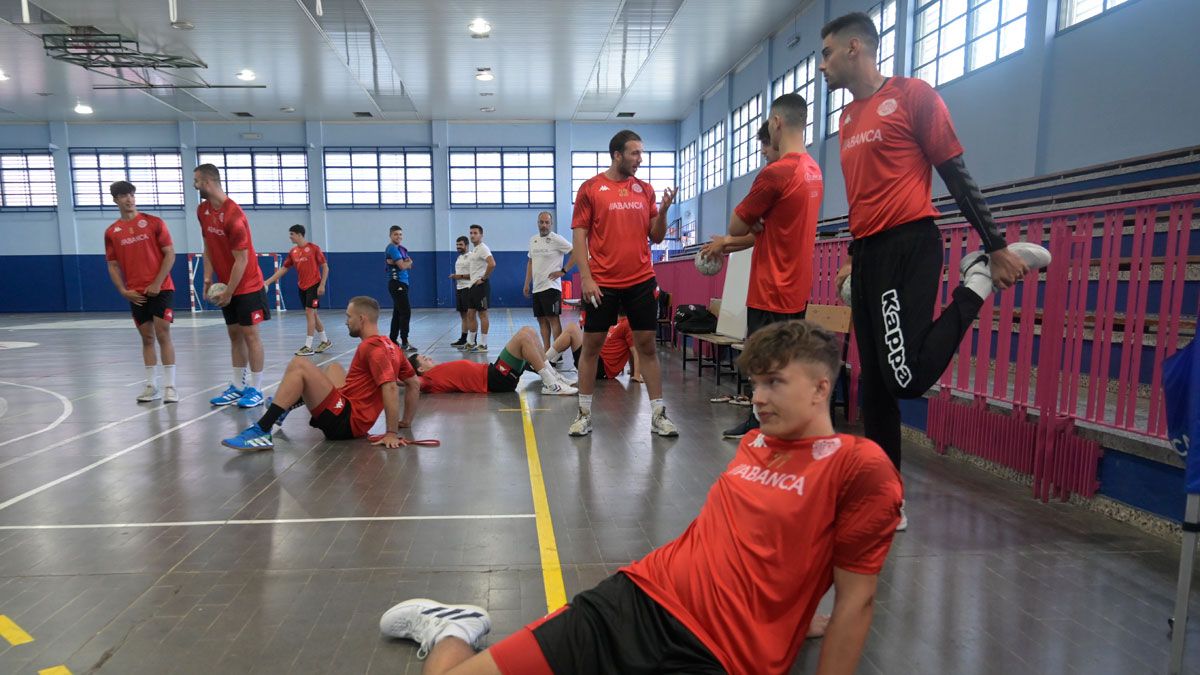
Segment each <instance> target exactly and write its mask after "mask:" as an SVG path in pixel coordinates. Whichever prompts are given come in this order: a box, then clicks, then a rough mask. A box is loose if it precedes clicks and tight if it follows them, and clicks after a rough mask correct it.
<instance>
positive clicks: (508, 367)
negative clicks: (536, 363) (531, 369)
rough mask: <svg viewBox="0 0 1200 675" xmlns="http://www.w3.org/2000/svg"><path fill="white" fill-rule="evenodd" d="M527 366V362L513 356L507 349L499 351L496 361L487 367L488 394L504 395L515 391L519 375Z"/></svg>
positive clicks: (519, 378)
mask: <svg viewBox="0 0 1200 675" xmlns="http://www.w3.org/2000/svg"><path fill="white" fill-rule="evenodd" d="M528 366H529V363H528V362H527V361H524V360H522V359H518V358H517V357H515V356H513V355H512V354H511V353H510V352H509V351H508V349H502V350H500V356H498V357H496V361H495V362H494V363H492V364H490V365H488V370H487V388H488V393H490V394H506V393H508V392H513V391H516V390H517V383H518V382H519V381H520V380H521V374H522V373H524V372H525V369H526V368H527V367H528Z"/></svg>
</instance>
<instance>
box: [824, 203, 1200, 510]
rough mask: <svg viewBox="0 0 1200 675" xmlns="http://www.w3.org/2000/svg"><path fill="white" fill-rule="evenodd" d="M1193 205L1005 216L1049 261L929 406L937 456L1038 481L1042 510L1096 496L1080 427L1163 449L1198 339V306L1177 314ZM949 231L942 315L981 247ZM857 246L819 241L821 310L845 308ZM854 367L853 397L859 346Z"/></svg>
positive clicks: (969, 340) (1095, 454)
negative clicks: (1163, 389) (1183, 368)
mask: <svg viewBox="0 0 1200 675" xmlns="http://www.w3.org/2000/svg"><path fill="white" fill-rule="evenodd" d="M1198 203H1200V195H1197V194H1191V195H1185V196H1179V197H1170V198H1161V199H1148V200H1141V201H1136V202H1128V203H1122V204H1113V205H1107V206H1103V207H1091V208H1081V209H1071V210H1063V211H1055V212H1049V213H1039V214H1030V215H1024V216H1018V217H1013V218H1006V219H1003V220H1002V221H1001V222H1002V225H1003V226H1004V228H1005V232H1006V236H1007V238H1008V240H1009V241H1016V240H1018V239H1023V240H1025V241H1036V242H1041V243H1043V245H1046V246H1047V247H1048V248H1049V249H1050V251H1051V253H1052V255H1053V256H1054V263H1053V264H1052V265H1051V266H1050V268H1049V269H1047V270H1046V271H1044V272H1043V273H1042V274H1041V275H1039V279H1038V280H1037V281H1036V282H1033V281H1026V282H1023V283H1020V284H1018V285H1017V286H1016V288H1015V289H1013V290H1009V291H1004V292H1000V293H997V294H994V295H993V296H992V297H991V298H989V299H988V301H987V302H986V303H985V305H984V307H983V309H982V310H981V312H980V317H981V319H980V321H978V322H977V323H976V325H975V327H974V328H972V330H971V331H969V332H968V334H967V335H966V336H965V337H964V339H963V343H962V347H961V349H960V350H959V352H958V355H957V356H956V358H955V360H954V361H953V362H952V363H951V364H950V367H949V368H947V369H946V373H945V374H944V375H943V377H942V379H941V381H940V384H941V387H940V391H939V392H938V393H937V394H935V395H934V396H933V397H932V398H931V400H930V402H929V418H928V427H927V429H928V434H929V436H930V438H931V439H933V440H934V442H935V443H937V445H938V447H939V449H942V450H944V449H945V448H946V446H948V445H954V446H955V447H957V448H959V449H960V450H962V451H964V452H967V453H970V454H974V455H977V456H980V457H982V458H985V459H988V460H990V461H993V462H996V463H998V464H1001V465H1003V466H1007V467H1010V468H1012V469H1014V470H1016V471H1019V472H1021V473H1025V474H1029V475H1032V477H1033V483H1034V494H1035V495H1036V496H1037V497H1039V498H1040V499H1043V500H1047V499H1049V498H1050V497H1051V496H1057V497H1061V498H1064V499H1065V498H1066V497H1067V496H1068V495H1069V494H1070V493H1072V492H1074V493H1078V494H1081V495H1085V496H1091V495H1092V494H1094V493H1095V491H1096V488H1097V487H1098V483H1097V480H1096V472H1097V465H1098V463H1099V460H1100V453H1101V449H1100V445H1099V444H1098V443H1096V442H1095V441H1092V440H1089V439H1087V438H1084V437H1082V436H1081V435H1080V434H1079V433H1078V431H1077V428H1078V425H1079V424H1080V423H1086V424H1088V425H1091V426H1094V427H1099V428H1108V429H1114V430H1119V431H1121V432H1125V433H1132V434H1135V435H1140V436H1144V437H1147V438H1150V439H1163V438H1165V435H1166V417H1165V412H1164V410H1165V408H1164V402H1163V400H1162V396H1161V394H1160V384H1161V370H1162V362H1163V360H1164V359H1165V358H1167V357H1168V356H1170V355H1171V354H1173V353H1174V352H1175V351H1176V350H1177V349H1178V348H1179V347H1180V346H1182V344H1183V343H1186V341H1187V340H1190V339H1191V337H1192V336H1193V335H1194V334H1195V326H1196V313H1195V310H1196V308H1195V307H1194V303H1192V305H1193V306H1191V307H1188V308H1184V307H1183V306H1182V305H1183V300H1184V288H1185V284H1186V283H1187V266H1188V263H1189V257H1188V251H1189V245H1190V244H1191V232H1192V230H1193V229H1194V224H1193V222H1194V221H1193V213H1194V210H1195V207H1196V206H1197V204H1198ZM942 231H943V235H944V237H945V241H946V247H947V253H946V277H945V279H944V282H943V285H942V289H941V290H942V303H941V304H943V305H944V304H945V303H946V302H948V301H949V294H950V291H951V290H952V289H953V288H954V287H955V286H957V285H958V281H959V279H958V277H959V273H958V263H959V260H961V258H962V256H963V255H964V253H966V252H967V251H971V250H975V249H977V248H978V247H979V238H978V236H977V235H976V234H975V233H974V232H973V231H972V230H971V229H970V227H969V226H968V225H966V224H965V223H962V224H953V225H948V226H945V227H943V228H942ZM848 243H849V241H848V240H847V239H844V238H842V239H834V240H826V241H822V242H819V243H818V245H817V249H816V255H815V260H814V272H815V274H814V287H813V302H816V303H821V304H836V303H837V302H838V300H837V297H838V296H837V292H836V289H835V288H834V277H835V275H836V273H837V268H838V266H839V265H840V263H841V261H842V260H843V259H844V256H845V251H846V247H847V245H848ZM1156 243H1157V244H1158V246H1157V247H1156ZM1156 248H1157V249H1159V250H1161V254H1160V255H1155V250H1156ZM1154 284H1157V285H1158V289H1157V291H1156V294H1157V301H1158V302H1157V308H1156V309H1157V311H1154V312H1151V311H1150V309H1151V306H1150V302H1149V301H1150V299H1151V298H1152V297H1154V296H1152V295H1151V291H1152V286H1153V285H1154ZM1151 349H1152V350H1153V353H1152V354H1150V353H1149V352H1150V350H1151ZM1143 359H1150V362H1149V365H1150V368H1149V369H1147V368H1145V365H1146V364H1144V363H1143ZM849 360H850V363H851V368H852V373H853V377H852V398H851V400H855V398H856V393H857V392H856V390H857V381H858V374H859V365H858V364H859V358H858V354H857V351H856V350H854V349H853V348H852V349H851V353H850V359H849Z"/></svg>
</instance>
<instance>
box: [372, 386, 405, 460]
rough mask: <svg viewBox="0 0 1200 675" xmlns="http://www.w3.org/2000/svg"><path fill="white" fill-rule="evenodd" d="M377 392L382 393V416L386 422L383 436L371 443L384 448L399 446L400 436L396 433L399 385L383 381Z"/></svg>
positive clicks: (398, 417)
mask: <svg viewBox="0 0 1200 675" xmlns="http://www.w3.org/2000/svg"><path fill="white" fill-rule="evenodd" d="M379 392H380V393H381V394H382V395H383V418H384V420H386V422H387V426H386V427H385V429H386V430H387V431H385V432H384V434H383V438H381V439H379V440H378V441H375V442H374V443H372V445H382V446H383V447H385V448H398V447H400V437H399V436H397V435H396V430H397V429H399V428H400V426H399V425H400V385H399V384H396V383H395V382H384V383H383V384H381V385H379Z"/></svg>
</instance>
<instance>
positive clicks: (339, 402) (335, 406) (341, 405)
mask: <svg viewBox="0 0 1200 675" xmlns="http://www.w3.org/2000/svg"><path fill="white" fill-rule="evenodd" d="M345 407H346V402H345V401H343V400H342V397H340V396H339V397H338V400H337V403H334V404H333V409H334V410H341V409H342V408H345Z"/></svg>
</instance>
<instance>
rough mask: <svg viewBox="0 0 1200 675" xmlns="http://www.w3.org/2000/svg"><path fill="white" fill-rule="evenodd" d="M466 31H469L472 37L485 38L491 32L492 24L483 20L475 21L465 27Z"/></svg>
mask: <svg viewBox="0 0 1200 675" xmlns="http://www.w3.org/2000/svg"><path fill="white" fill-rule="evenodd" d="M467 30H469V31H471V36H472V37H477V38H485V37H487V36H488V33H490V32H491V30H492V24H490V23H488V22H487V21H484V20H483V19H475V20H474V21H472V22H471V23H470V24H468V25H467Z"/></svg>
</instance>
